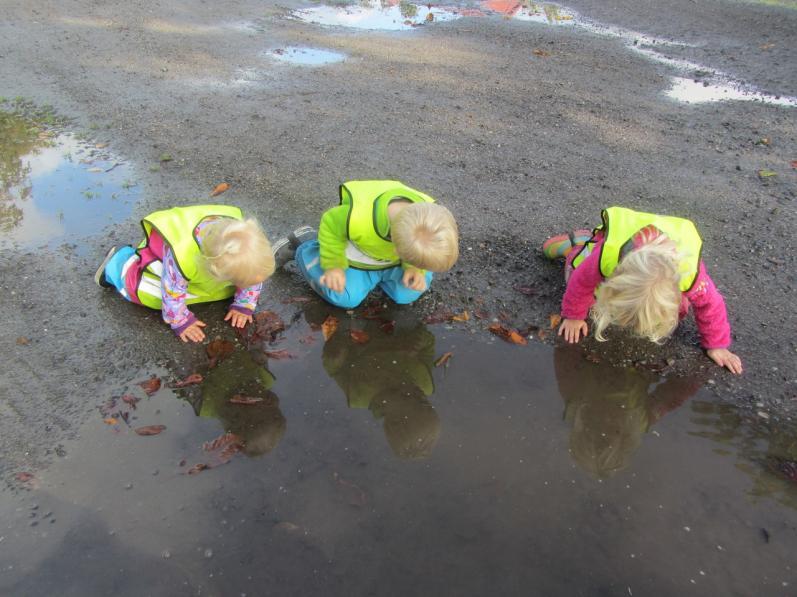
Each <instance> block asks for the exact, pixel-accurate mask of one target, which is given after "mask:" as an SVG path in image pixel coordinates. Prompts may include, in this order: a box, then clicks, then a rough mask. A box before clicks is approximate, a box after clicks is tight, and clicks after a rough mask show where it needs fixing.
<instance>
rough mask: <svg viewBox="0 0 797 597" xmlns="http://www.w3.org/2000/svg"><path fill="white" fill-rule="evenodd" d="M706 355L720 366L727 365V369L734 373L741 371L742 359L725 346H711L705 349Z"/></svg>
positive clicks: (737, 373)
mask: <svg viewBox="0 0 797 597" xmlns="http://www.w3.org/2000/svg"><path fill="white" fill-rule="evenodd" d="M706 354H708V357H709V358H710V359H711V360H712V361H714V362H715V363H717V365H719V366H720V367H727V368H728V371H730V372H731V373H734V374H736V375H741V373H742V359H740V358H739V357H737V356H736V355H735V354H733V353H732V352H731V351H730V350H728V349H727V348H711V349H709V350H707V351H706Z"/></svg>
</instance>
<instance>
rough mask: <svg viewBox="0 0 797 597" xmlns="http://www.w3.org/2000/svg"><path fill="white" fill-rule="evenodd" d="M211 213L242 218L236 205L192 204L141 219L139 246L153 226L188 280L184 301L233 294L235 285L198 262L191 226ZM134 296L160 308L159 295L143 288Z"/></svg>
mask: <svg viewBox="0 0 797 597" xmlns="http://www.w3.org/2000/svg"><path fill="white" fill-rule="evenodd" d="M211 216H221V217H225V218H233V219H236V220H242V219H243V214H242V213H241V210H240V208H238V207H232V206H229V205H193V206H190V207H173V208H171V209H164V210H162V211H156V212H154V213H151V214H149V215H148V216H147V217H145V218H144V219H143V220H141V226H142V227H143V228H144V235H145V238H144V242H143V243H142V245H141V246H142V247H144V246H146V245H147V244H149V238H150V234H151V233H152V231H153V230H156V231H157V232H158V233H159V234H160V235H161V237H163V240H164V242H165V243H166V244H168V245H169V246H170V247H171V249H172V253H173V254H174V259H175V261H176V262H177V267H178V268H179V270H180V273H181V274H182V275H183V277H184V278H185V279H186V280H187V281H188V298H187V299H186V303H201V302H211V301H218V300H222V299H226V298H229V297H231V296H232V295H233V294H235V286H233V285H232V284H230V283H229V282H225V281H219V280H216V279H215V278H214V277H213V276H211V275H210V273H209V272H208V271H207V270H205V268H204V267H202V264H201V260H202V252H201V250H200V247H199V243H198V241H197V239H196V238H195V237H194V229H195V228H196V227H197V225H198V224H199V223H200V222H201V221H202V220H204V219H205V218H208V217H211ZM147 269H150V268H147ZM145 275H147V273H146V272H145ZM150 275H152V274H150ZM156 275H157V276H158V277H159V275H160V271H158V272H156ZM137 296H138V299H139V300H140V301H141V304H143V305H145V306H147V307H150V308H152V309H160V308H161V300H160V297H159V296H155V295H153V294H150V293H147V292H138V293H137Z"/></svg>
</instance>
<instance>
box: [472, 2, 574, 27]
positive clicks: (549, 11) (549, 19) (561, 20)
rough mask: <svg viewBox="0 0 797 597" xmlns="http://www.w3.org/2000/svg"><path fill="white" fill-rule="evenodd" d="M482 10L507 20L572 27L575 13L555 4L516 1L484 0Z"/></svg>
mask: <svg viewBox="0 0 797 597" xmlns="http://www.w3.org/2000/svg"><path fill="white" fill-rule="evenodd" d="M481 6H482V8H483V9H484V10H488V11H491V12H496V13H499V14H501V15H503V16H504V18H507V19H516V20H518V21H531V22H533V23H546V24H548V25H572V24H574V23H575V16H576V15H575V13H573V12H571V11H570V10H568V9H566V8H564V7H562V6H559V5H557V4H550V3H541V2H539V3H538V2H528V1H523V2H517V1H516V0H486V1H485V2H482V4H481Z"/></svg>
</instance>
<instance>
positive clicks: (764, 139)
mask: <svg viewBox="0 0 797 597" xmlns="http://www.w3.org/2000/svg"><path fill="white" fill-rule="evenodd" d="M770 143H771V141H770V140H769V137H762V138H761V139H759V140H758V141H756V142H755V144H756V145H769V144H770Z"/></svg>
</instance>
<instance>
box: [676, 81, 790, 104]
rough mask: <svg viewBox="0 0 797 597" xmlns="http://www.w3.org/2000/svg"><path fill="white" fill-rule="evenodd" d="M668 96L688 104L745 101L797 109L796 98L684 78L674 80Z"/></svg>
mask: <svg viewBox="0 0 797 597" xmlns="http://www.w3.org/2000/svg"><path fill="white" fill-rule="evenodd" d="M666 95H667V97H671V98H672V99H674V100H677V101H679V102H684V103H687V104H705V103H709V102H723V101H729V100H743V101H748V102H750V101H752V102H761V103H764V104H770V105H773V106H790V107H797V98H794V97H775V96H772V95H767V94H765V93H758V92H756V91H749V90H745V89H740V88H738V87H736V86H733V85H723V84H712V83H709V82H708V81H706V82H703V81H695V80H692V79H684V78H682V77H673V78H672V87H671V88H670V89H669V90H668V91H667V92H666Z"/></svg>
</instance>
